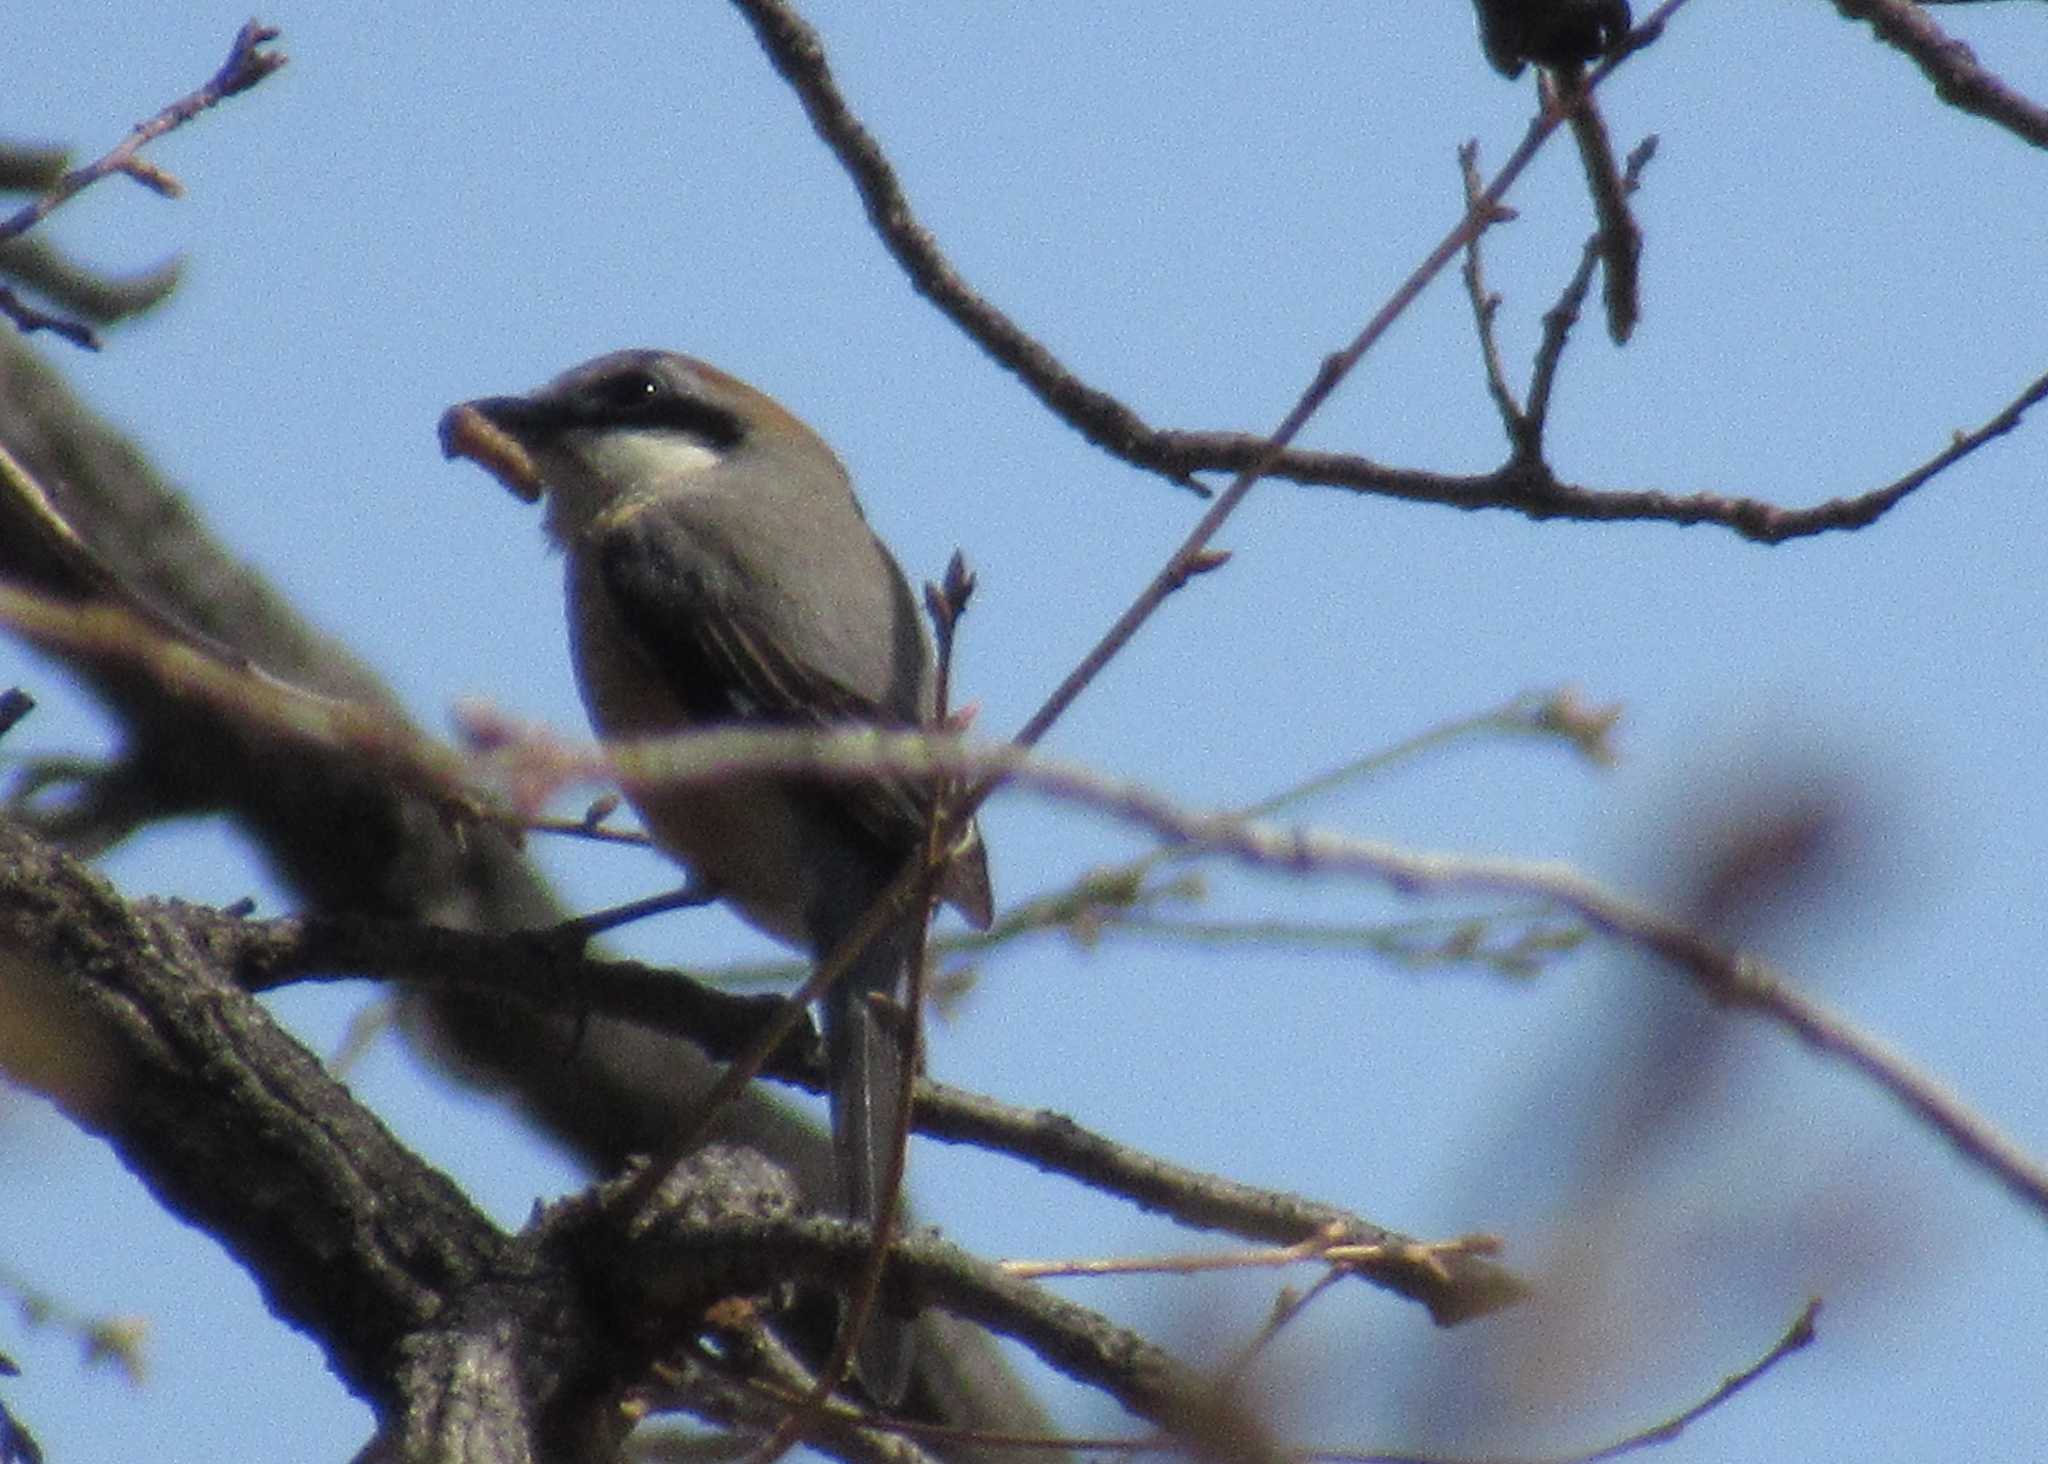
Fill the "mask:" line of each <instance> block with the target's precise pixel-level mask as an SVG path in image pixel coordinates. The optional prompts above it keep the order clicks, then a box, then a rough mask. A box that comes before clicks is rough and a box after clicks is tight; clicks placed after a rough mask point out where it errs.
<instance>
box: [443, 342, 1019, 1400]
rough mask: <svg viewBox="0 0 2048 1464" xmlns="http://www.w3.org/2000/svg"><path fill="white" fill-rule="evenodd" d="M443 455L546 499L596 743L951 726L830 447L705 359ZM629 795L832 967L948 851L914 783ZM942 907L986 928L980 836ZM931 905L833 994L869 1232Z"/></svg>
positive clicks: (519, 416)
mask: <svg viewBox="0 0 2048 1464" xmlns="http://www.w3.org/2000/svg"><path fill="white" fill-rule="evenodd" d="M440 436H441V445H442V450H443V452H444V453H445V454H446V455H447V456H448V457H450V458H458V457H466V458H470V459H472V460H473V461H475V462H477V463H478V464H479V465H481V466H483V467H484V468H486V470H488V471H490V472H491V473H493V475H494V476H496V477H498V478H499V480H500V481H501V482H503V483H504V484H505V485H506V486H507V487H508V488H510V489H511V490H512V491H513V492H514V493H515V494H516V495H517V496H519V497H520V498H522V499H524V500H526V501H528V502H534V501H538V500H540V499H542V498H545V500H546V504H545V511H544V516H543V527H544V529H545V532H546V535H547V537H548V539H549V540H551V541H552V543H553V544H554V545H555V546H556V547H557V548H559V549H560V550H561V551H562V553H563V555H564V557H565V559H566V575H565V580H566V594H567V610H568V626H569V640H570V649H571V657H572V661H573V664H574V667H575V671H576V677H577V681H578V684H579V686H580V689H581V692H582V697H583V702H584V706H585V708H586V710H587V711H588V713H589V717H590V721H591V724H592V727H593V728H594V730H595V731H596V733H597V735H598V737H599V739H600V740H601V741H609V740H624V739H633V738H643V737H650V736H659V735H663V734H667V733H672V732H677V731H680V730H683V729H696V728H706V727H720V726H734V725H738V726H743V727H760V728H774V727H780V728H815V729H827V728H838V727H847V726H859V727H880V728H887V729H905V730H914V729H919V728H926V727H929V726H930V725H931V723H932V719H933V717H934V714H935V710H936V709H935V707H934V689H933V688H934V671H933V656H932V650H931V643H930V638H929V636H928V635H927V633H926V630H925V625H924V621H923V619H922V617H921V616H920V614H919V610H918V605H917V602H916V600H915V599H914V598H913V596H912V594H911V591H910V587H909V584H908V582H907V581H906V580H905V579H904V576H903V571H902V569H901V568H900V567H899V566H898V565H897V563H896V560H895V558H894V557H893V556H892V555H891V554H890V552H889V550H888V549H887V547H886V546H884V545H883V543H882V542H881V540H880V539H879V538H878V537H876V535H875V533H874V531H873V530H872V529H871V528H870V527H869V525H868V522H867V518H866V515H865V513H864V512H863V510H862V509H861V506H860V504H859V502H858V500H857V499H856V498H855V496H854V492H853V485H852V481H851V479H850V478H849V476H848V474H847V471H846V469H845V467H844V466H842V465H841V463H840V461H839V459H838V457H837V456H836V455H835V454H834V453H833V451H832V449H831V448H830V447H829V446H827V445H826V443H825V441H824V439H822V438H821V437H819V436H818V434H817V433H816V432H814V431H812V430H811V429H810V428H809V427H808V426H806V425H805V424H804V423H803V422H802V421H800V420H799V419H798V418H797V417H796V416H794V415H793V414H791V413H790V412H789V411H788V410H787V409H785V408H784V407H783V406H782V405H781V404H780V403H778V402H776V401H775V400H774V399H773V398H771V397H769V396H767V395H766V394H765V393H763V392H761V391H758V390H756V389H755V388H754V387H752V386H749V385H747V384H746V383H745V382H743V381H740V380H739V379H737V378H736V377H733V376H730V375H727V374H726V373H725V372H723V371H720V370H718V369H717V368H716V367H714V366H710V365H707V364H706V363H704V362H702V361H698V360H694V359H692V358H690V357H688V356H683V355H679V354H676V353H673V352H669V351H660V350H629V351H618V352H614V353H612V354H609V355H604V356H600V357H598V358H597V359H595V360H592V361H588V362H585V363H584V364H583V365H580V366H576V367H573V368H571V369H570V370H568V371H565V372H563V373H562V374H561V375H559V376H557V377H555V378H554V379H553V380H552V381H550V382H548V383H547V385H545V386H543V387H541V388H540V389H539V390H537V391H535V392H532V393H531V394H529V395H526V396H496V397H482V398H478V399H476V400H473V401H468V402H463V403H459V404H458V405H456V406H454V407H451V408H449V409H448V411H447V412H446V413H444V414H443V416H442V418H441V423H440ZM623 791H624V793H625V794H626V797H627V799H628V801H629V802H630V803H631V804H632V805H633V807H634V809H635V810H636V811H637V813H638V814H639V816H640V819H641V821H642V823H643V824H644V825H645V827H646V830H647V833H648V835H649V836H650V838H651V839H652V841H653V842H654V843H655V844H656V845H657V846H659V847H660V848H661V849H662V850H663V851H664V852H666V853H667V854H669V855H670V856H672V857H673V858H674V859H676V860H677V861H679V862H680V863H681V864H682V865H683V866H684V868H685V869H686V871H687V872H688V874H689V876H690V880H691V883H692V884H693V885H694V886H696V887H699V888H702V889H705V890H707V891H708V892H710V893H714V894H715V895H716V896H717V897H718V898H720V899H722V900H723V901H725V902H726V903H727V904H728V905H730V906H731V907H732V908H733V909H734V910H735V911H737V912H738V913H739V915H740V916H741V917H743V918H744V919H745V920H746V921H748V922H749V923H751V924H752V925H754V926H755V927H757V928H758V929H760V930H762V931H764V932H765V933H767V934H768V935H770V936H772V937H774V938H775V939H776V940H778V941H781V942H783V943H784V944H786V945H789V946H791V947H794V948H796V949H798V950H800V951H802V952H805V953H806V954H808V955H809V956H810V957H811V958H812V959H813V960H814V961H824V960H825V959H827V958H828V957H829V956H830V955H831V954H832V952H833V951H834V950H835V949H836V948H837V947H838V945H839V944H840V942H841V941H842V940H844V939H845V938H846V937H847V935H848V933H849V932H850V931H851V930H852V929H853V927H854V926H855V925H856V924H857V923H858V922H859V921H860V920H861V919H862V917H863V916H864V915H865V914H866V912H867V910H868V909H869V907H870V906H871V905H873V904H874V903H875V901H876V899H877V898H878V896H880V895H881V894H882V892H883V891H884V889H885V888H886V887H887V886H888V885H889V884H890V883H891V882H892V881H893V880H894V879H895V878H896V877H897V876H898V875H899V874H900V873H901V871H902V870H903V868H904V867H905V864H906V862H907V861H908V860H910V859H911V858H913V857H915V856H917V855H919V854H920V853H922V851H923V849H924V846H925V841H926V839H927V837H928V825H929V820H930V813H931V806H932V798H933V794H932V792H931V790H930V787H929V786H928V785H926V784H923V783H920V782H917V781H915V780H910V779H907V778H882V779H877V780H872V781H864V782H860V783H852V782H845V781H840V782H828V781H826V780H824V779H821V778H804V777H802V776H791V775H785V774H775V775H766V774H750V775H747V776H745V777H742V778H733V779H730V780H727V781H723V782H718V783H698V784H695V785H692V786H687V787H685V786H675V785H669V786H661V785H658V784H655V785H650V784H646V783H638V784H636V783H634V782H633V781H631V780H627V781H625V782H624V784H623ZM936 892H937V894H938V896H939V898H940V899H941V900H943V901H944V902H945V903H947V904H949V905H951V906H953V907H954V908H956V909H957V910H959V911H960V913H961V914H962V915H963V916H964V917H965V918H966V919H967V920H968V921H969V922H970V923H972V924H973V925H975V926H976V927H977V928H983V929H985V928H987V926H988V924H989V921H990V917H991V913H992V896H991V892H990V885H989V875H988V862H987V855H986V852H985V850H984V848H983V846H982V843H981V837H980V832H979V829H978V828H977V827H975V826H974V825H972V824H970V825H969V826H968V828H967V829H966V830H965V831H964V833H963V834H962V836H961V837H960V839H959V841H958V842H957V843H956V844H955V846H954V847H953V849H952V850H951V852H950V858H949V859H948V860H947V862H946V863H945V865H944V867H943V870H942V872H941V874H940V875H939V877H938V880H937V886H936ZM925 918H926V911H925V910H923V909H922V908H920V909H918V910H916V911H914V912H912V913H911V914H910V915H909V916H907V917H906V918H905V919H903V920H899V921H898V922H896V923H895V924H894V926H893V927H891V928H889V929H887V930H885V931H884V932H883V933H882V934H881V936H880V937H879V938H877V939H876V940H874V941H873V942H871V943H870V944H869V946H868V947H867V949H866V950H865V951H864V952H862V953H861V954H860V955H859V956H858V957H856V958H855V959H854V961H853V962H852V964H851V966H850V967H849V969H848V970H847V972H846V974H845V975H844V977H843V978H842V979H841V980H839V981H838V982H837V983H836V984H835V985H834V986H833V987H832V988H831V989H830V991H829V992H828V993H827V994H826V995H825V996H824V998H823V999H822V1007H823V1013H822V1015H823V1027H824V1033H825V1048H826V1064H827V1068H828V1072H829V1085H828V1086H829V1098H830V1107H831V1113H832V1132H833V1148H834V1153H835V1166H836V1168H837V1171H838V1175H839V1181H840V1186H841V1190H842V1193H841V1196H840V1200H841V1205H842V1208H843V1209H844V1211H845V1213H846V1214H848V1215H849V1216H850V1217H851V1218H853V1219H855V1220H860V1221H864V1222H868V1223H870V1224H872V1223H873V1222H874V1220H875V1218H876V1216H877V1213H878V1211H879V1208H880V1206H881V1204H882V1202H883V1199H884V1195H883V1189H884V1187H885V1185H886V1184H887V1171H888V1168H889V1165H890V1161H891V1156H892V1150H893V1147H894V1124H895V1116H896V1113H897V1107H898V1100H899V1097H900V1095H901V1093H902V1089H903V1086H904V1084H905V1083H906V1082H908V1081H909V1080H910V1077H911V1075H910V1074H908V1073H907V1072H905V1071H904V1065H903V1060H902V1053H903V1050H904V1049H903V1046H902V1044H901V1042H900V1041H899V1038H898V1034H897V1029H896V1026H895V1023H894V1022H893V1021H892V1020H891V1018H890V1015H889V1013H890V1012H891V1011H892V1010H894V1008H893V1007H892V1005H891V1002H892V999H893V998H895V997H897V996H898V994H899V993H900V992H901V991H902V989H903V984H904V979H905V975H906V972H907V967H908V963H909V961H910V960H911V959H912V958H913V953H914V951H915V948H916V946H917V943H918V942H917V936H918V934H919V930H918V928H917V926H918V923H919V922H921V921H922V920H924V919H925ZM882 1310H883V1309H881V1308H877V1315H876V1316H875V1317H874V1318H873V1319H872V1320H871V1322H870V1324H869V1326H868V1329H867V1331H866V1333H865V1334H864V1335H863V1338H862V1340H861V1346H860V1348H859V1350H858V1352H857V1354H856V1367H857V1372H858V1375H859V1377H860V1379H861V1382H862V1385H863V1386H864V1387H865V1388H867V1390H868V1391H869V1392H870V1394H872V1395H874V1396H876V1397H877V1399H878V1401H881V1402H883V1403H884V1404H891V1403H894V1402H896V1401H898V1400H899V1399H900V1397H901V1396H902V1393H903V1391H904V1388H905V1386H906V1384H907V1379H908V1374H909V1369H910V1366H911V1361H912V1359H911V1356H910V1347H909V1328H908V1325H907V1323H906V1322H905V1321H904V1319H902V1318H900V1317H887V1316H884V1315H882V1314H881V1313H882Z"/></svg>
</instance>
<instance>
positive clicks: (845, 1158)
mask: <svg viewBox="0 0 2048 1464" xmlns="http://www.w3.org/2000/svg"><path fill="white" fill-rule="evenodd" d="M910 944H911V942H910V941H909V940H908V939H907V938H904V937H902V936H884V937H883V938H881V939H880V940H877V941H876V942H875V943H874V945H873V946H871V947H870V948H869V950H868V951H867V952H866V954H864V955H863V956H861V957H860V959H859V960H857V961H856V962H855V963H854V966H853V969H852V970H851V971H849V972H847V974H846V976H845V978H844V979H842V980H841V981H840V982H838V984H837V985H835V986H834V987H833V990H832V993H831V995H829V996H828V997H827V998H826V999H825V1061H826V1066H827V1068H828V1069H829V1070H830V1076H831V1084H832V1094H831V1099H832V1147H833V1150H834V1153H835V1154H836V1156H837V1159H838V1169H839V1182H840V1188H841V1196H842V1199H843V1201H844V1207H845V1210H846V1213H847V1215H848V1216H849V1217H850V1218H852V1219H854V1220H859V1221H862V1222H864V1223H866V1224H869V1225H872V1224H874V1222H875V1219H876V1217H877V1215H878V1214H879V1213H880V1211H881V1207H882V1200H883V1196H884V1194H885V1192H886V1188H887V1186H888V1183H889V1159H890V1153H891V1150H892V1149H893V1147H894V1145H895V1140H896V1113H897V1110H898V1107H899V1105H900V1104H901V1101H902V1094H903V1088H904V1084H905V1082H906V1078H907V1075H906V1073H905V1070H904V1064H903V1044H902V1036H901V1034H900V1033H899V1032H897V1031H896V1030H895V1028H894V1026H893V1024H892V1023H891V1022H890V1021H888V1020H886V1019H885V1018H884V1017H883V1016H882V1015H881V1014H880V1013H878V1012H877V1011H876V1009H875V1004H874V1002H873V1001H872V1000H871V998H873V997H876V996H880V997H882V998H883V999H885V1000H892V999H894V998H895V997H896V996H897V995H898V994H899V993H900V992H901V991H902V990H903V984H904V983H903V980H902V977H903V973H904V969H905V964H906V962H907V961H908V959H909V946H910ZM899 1213H900V1212H899ZM854 1361H855V1365H856V1369H857V1371H858V1373H859V1376H860V1380H861V1383H862V1385H863V1386H865V1387H866V1389H867V1390H868V1393H869V1395H870V1396H872V1397H873V1398H874V1399H875V1401H876V1402H877V1403H879V1404H881V1405H882V1406H883V1407H892V1406H894V1405H895V1404H897V1403H899V1402H901V1401H902V1399H903V1393H904V1390H905V1389H906V1388H907V1387H908V1386H909V1382H910V1367H911V1363H912V1361H913V1357H912V1353H911V1319H910V1318H908V1317H904V1316H901V1315H898V1314H896V1313H893V1312H891V1311H890V1310H889V1308H888V1305H887V1303H886V1301H878V1302H877V1303H876V1306H875V1309H874V1312H873V1313H872V1315H870V1316H869V1318H868V1324H867V1329H866V1330H865V1331H864V1332H862V1334H861V1339H860V1346H859V1349H858V1350H857V1351H856V1352H855V1354H854Z"/></svg>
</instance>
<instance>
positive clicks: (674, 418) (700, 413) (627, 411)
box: [561, 370, 746, 449]
mask: <svg viewBox="0 0 2048 1464" xmlns="http://www.w3.org/2000/svg"><path fill="white" fill-rule="evenodd" d="M561 413H562V417H563V419H564V420H563V424H562V425H564V426H573V427H649V428H657V429H659V428H667V429H670V430H673V431H677V432H685V433H688V434H689V435H690V436H692V437H694V438H696V439H698V440H699V441H700V442H703V443H705V444H706V445H707V446H710V447H714V448H720V449H723V448H729V447H732V446H734V445H736V444H737V443H738V442H739V441H740V439H741V438H742V437H744V436H745V435H746V431H745V428H744V427H743V426H742V424H741V422H740V419H739V418H738V417H737V416H736V415H734V414H733V413H732V412H729V411H727V410H726V409H725V408H724V407H721V406H717V405H715V404H713V403H711V402H707V401H705V400H704V399H703V398H702V397H700V396H695V395H693V394H692V393H690V392H689V391H688V390H687V389H684V388H679V387H677V386H675V385H673V384H671V383H669V382H666V381H663V380H662V379H661V378H660V377H658V376H655V375H653V374H652V373H651V372H647V371H638V370H634V371H620V372H616V373H614V374H612V375H610V376H605V377H602V378H600V379H599V380H597V381H593V382H590V383H588V384H587V385H585V386H584V387H582V388H581V389H580V390H578V391H577V392H575V393H574V394H573V395H571V396H570V397H569V398H568V399H567V400H566V401H564V402H562V403H561Z"/></svg>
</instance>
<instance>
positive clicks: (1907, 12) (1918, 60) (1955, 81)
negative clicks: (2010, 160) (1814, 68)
mask: <svg viewBox="0 0 2048 1464" xmlns="http://www.w3.org/2000/svg"><path fill="white" fill-rule="evenodd" d="M1937 3H1939V0H1937ZM1949 3H1953V0H1949ZM1835 9H1837V10H1839V11H1841V12H1842V14H1843V15H1845V16H1847V17H1848V18H1849V19H1851V20H1861V21H1865V22H1867V23H1868V24H1869V26H1870V28H1871V29H1872V30H1873V31H1875V32H1876V33H1877V38H1878V39H1879V40H1881V41H1883V42H1884V43H1885V44H1886V45H1888V46H1892V47H1895V48H1896V49H1898V50H1900V51H1903V52H1904V53H1905V54H1906V55H1907V56H1908V57H1910V58H1911V59H1912V61H1913V63H1914V64H1915V65H1917V66H1918V67H1919V68H1920V71H1921V74H1922V75H1924V76H1925V77H1926V78H1927V79H1928V80H1929V81H1931V82H1933V83H1934V94H1935V95H1936V96H1938V97H1940V98H1941V99H1942V100H1943V101H1944V102H1947V103H1948V104H1949V105H1950V106H1951V107H1955V108H1958V109H1960V110H1962V111H1965V112H1969V113H1971V114H1973V115H1975V116H1978V117H1982V118H1984V120H1985V121H1987V122H1996V123H1997V124H1998V125H1999V126H2000V127H2003V128H2005V129H2006V130H2007V131H2008V132H2010V133H2012V134H2013V135H2014V136H2015V137H2019V138H2022V139H2024V140H2025V141H2027V142H2031V143H2032V144H2033V145H2034V146H2035V147H2048V108H2044V107H2043V106H2042V105H2041V104H2040V103H2039V102H2036V101H2032V100H2030V99H2029V98H2027V97H2024V96H2021V95H2020V94H2019V93H2018V92H2016V91H2014V90H2013V89H2012V88H2011V87H2009V86H2007V85H2006V84H2005V82H2004V81H2003V80H2002V79H2001V78H2000V77H1998V76H1997V75H1995V74H1994V73H1992V72H1990V71H1987V70H1986V69H1985V68H1984V67H1983V65H1982V64H1980V63H1979V62H1978V60H1977V53H1976V52H1975V51H1972V50H1971V49H1970V48H1969V47H1968V46H1967V45H1965V44H1964V43H1963V42H1961V41H1959V40H1957V39H1955V38H1954V37H1953V36H1951V35H1949V34H1948V32H1946V31H1944V30H1943V29H1942V28H1941V27H1940V26H1938V25H1936V24H1935V23H1934V22H1933V20H1931V19H1929V18H1928V16H1927V14H1926V12H1925V11H1924V10H1922V9H1921V7H1920V6H1919V5H1917V4H1914V3H1911V0H1835Z"/></svg>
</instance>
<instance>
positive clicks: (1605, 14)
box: [1473, 0, 1631, 78]
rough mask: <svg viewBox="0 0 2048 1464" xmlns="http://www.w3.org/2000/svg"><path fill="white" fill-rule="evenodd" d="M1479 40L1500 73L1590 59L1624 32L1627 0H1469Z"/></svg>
mask: <svg viewBox="0 0 2048 1464" xmlns="http://www.w3.org/2000/svg"><path fill="white" fill-rule="evenodd" d="M1473 4H1474V5H1476V6H1477V7H1478V10H1479V44H1480V45H1481V46H1482V47H1483V48H1484V49H1485V51H1486V59H1487V60H1489V61H1491V62H1492V63H1493V69H1494V70H1495V71H1498V72H1499V73H1500V74H1501V75H1502V76H1506V77H1510V78H1512V77H1516V76H1520V75H1521V74H1522V67H1523V65H1524V64H1525V63H1527V62H1530V61H1534V62H1535V63H1536V64H1537V65H1538V66H1548V67H1552V68H1558V67H1565V66H1577V65H1579V64H1581V63H1583V62H1586V61H1591V60H1593V59H1594V58H1595V57H1597V56H1600V55H1602V54H1603V53H1605V52H1606V51H1608V50H1610V49H1611V48H1613V47H1614V46H1615V45H1616V44H1618V43H1619V42H1620V40H1621V38H1622V37H1623V36H1625V35H1627V34H1628V29H1629V25H1630V24H1631V17H1630V15H1629V8H1628V0H1473Z"/></svg>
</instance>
